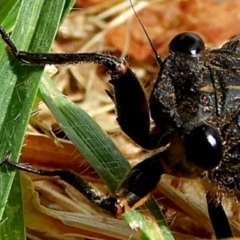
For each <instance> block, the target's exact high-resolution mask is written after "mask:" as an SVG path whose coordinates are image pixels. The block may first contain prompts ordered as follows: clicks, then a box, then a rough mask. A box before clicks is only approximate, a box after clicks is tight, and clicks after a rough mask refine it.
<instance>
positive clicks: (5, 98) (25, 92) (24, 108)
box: [0, 0, 73, 239]
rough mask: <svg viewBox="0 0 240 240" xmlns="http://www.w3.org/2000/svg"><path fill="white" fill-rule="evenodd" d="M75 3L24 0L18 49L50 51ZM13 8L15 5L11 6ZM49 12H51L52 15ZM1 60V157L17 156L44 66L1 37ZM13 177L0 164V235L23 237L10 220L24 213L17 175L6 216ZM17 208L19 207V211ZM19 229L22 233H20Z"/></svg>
mask: <svg viewBox="0 0 240 240" xmlns="http://www.w3.org/2000/svg"><path fill="white" fill-rule="evenodd" d="M72 5H73V1H69V0H66V1H48V0H39V1H35V0H22V1H21V5H20V8H19V14H18V17H17V19H16V25H15V28H14V31H13V32H12V34H11V38H12V39H13V41H14V43H16V46H17V47H18V49H19V50H30V51H32V52H39V51H41V52H47V51H49V49H50V46H51V43H52V41H53V39H54V36H55V34H56V31H57V29H58V26H59V23H60V21H61V20H62V17H63V15H64V16H65V15H66V13H67V10H69V9H70V7H71V6H72ZM8 8H9V6H8ZM13 8H14V6H13V7H12V8H11V9H13ZM64 8H65V9H64ZM49 16H51V19H50V18H49ZM4 21H5V20H4ZM46 21H48V22H46ZM0 62H1V65H0V76H1V88H0V106H1V115H0V140H1V149H0V158H1V159H3V157H4V156H5V154H6V152H8V151H10V152H11V153H12V156H13V159H15V160H17V159H18V156H19V153H20V151H21V146H22V143H23V140H24V135H25V130H26V127H27V124H28V120H29V117H30V115H31V108H32V106H33V103H34V99H35V96H36V93H37V90H38V84H39V81H40V78H41V75H42V71H43V67H33V66H24V65H22V64H20V63H19V62H18V61H17V60H15V59H13V57H12V56H11V54H10V53H9V52H7V51H6V46H5V43H4V42H3V41H1V39H0ZM13 177H14V174H13V173H9V172H8V171H7V170H6V169H5V168H0V188H1V196H0V197H1V198H0V201H1V205H0V206H1V208H0V223H1V224H0V239H24V238H23V237H22V236H23V235H24V233H23V231H24V228H23V226H24V225H23V221H22V222H20V223H21V227H20V228H21V229H20V228H19V226H18V224H12V221H11V219H14V220H16V219H17V216H22V215H23V214H22V210H21V200H19V198H21V192H20V182H19V178H17V179H16V184H17V185H15V189H19V192H18V193H17V194H16V193H15V192H14V195H15V196H13V194H11V197H13V199H12V200H11V201H12V202H15V205H14V206H12V208H11V207H7V208H6V210H8V211H9V212H7V211H5V215H4V216H3V212H4V210H5V207H6V203H7V202H11V201H10V200H8V197H9V194H10V190H11V185H12V182H13ZM14 197H15V199H14ZM18 203H19V204H18ZM13 207H14V208H15V209H13ZM16 209H18V210H19V211H16ZM13 213H14V214H13ZM10 227H11V229H12V230H11V232H9V233H8V234H7V235H6V234H5V233H6V231H5V230H6V229H10ZM20 231H21V232H22V233H23V234H22V233H21V234H19V232H20Z"/></svg>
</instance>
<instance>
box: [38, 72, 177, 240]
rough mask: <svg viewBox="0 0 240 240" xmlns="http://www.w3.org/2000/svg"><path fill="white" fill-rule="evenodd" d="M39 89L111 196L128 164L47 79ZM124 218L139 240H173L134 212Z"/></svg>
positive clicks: (103, 134)
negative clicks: (137, 233) (135, 229)
mask: <svg viewBox="0 0 240 240" xmlns="http://www.w3.org/2000/svg"><path fill="white" fill-rule="evenodd" d="M39 89H40V93H41V95H42V99H43V100H44V102H45V103H46V104H47V106H48V107H49V109H50V110H51V112H52V113H53V115H54V117H55V118H56V119H57V121H58V123H59V124H60V126H61V128H62V129H63V130H64V132H65V133H66V134H67V136H68V137H69V138H70V140H71V141H72V142H73V143H74V145H75V146H76V147H77V148H78V149H79V151H80V152H81V154H82V155H83V156H84V157H85V159H86V160H87V161H88V162H89V163H90V164H91V166H92V167H93V168H94V169H95V170H96V171H97V173H98V174H99V175H100V176H101V178H102V179H103V180H104V181H105V183H106V184H107V185H108V187H109V189H110V190H111V192H113V193H114V192H115V191H116V189H117V187H118V186H119V184H120V182H121V180H122V179H123V178H124V176H125V175H126V173H128V171H129V170H130V165H129V163H128V161H127V160H126V159H125V158H124V157H123V156H122V154H121V153H120V152H119V150H118V149H117V147H116V146H115V145H114V144H113V142H112V140H111V139H110V138H109V137H108V136H106V134H105V133H104V132H103V130H102V129H101V128H100V127H99V126H98V125H97V124H96V123H95V122H94V121H93V120H92V119H91V118H90V117H89V116H88V115H87V113H85V112H84V111H83V110H81V109H80V108H79V107H78V106H77V105H75V104H74V103H72V102H70V101H68V100H67V99H66V98H65V97H64V96H63V95H62V94H61V93H60V92H59V91H58V90H57V89H56V87H55V86H54V84H53V83H52V81H51V80H50V79H49V78H48V77H47V76H45V75H44V79H43V80H42V81H41V83H40V86H39ZM155 211H156V210H155ZM124 217H125V219H126V220H127V221H128V223H129V224H130V226H132V227H133V228H134V227H136V226H138V228H139V229H138V231H139V233H140V234H139V235H140V237H141V239H148V240H153V239H166V240H167V239H169V240H172V239H173V237H171V233H170V232H169V231H167V228H166V225H164V231H163V230H160V229H159V226H158V225H157V224H152V223H151V222H149V221H147V220H146V219H145V217H144V216H143V215H142V214H141V213H140V212H138V211H136V210H134V211H130V212H128V213H127V214H125V216H124ZM157 220H158V221H159V222H164V219H163V217H162V216H159V215H158V216H157ZM166 233H167V234H166ZM165 234H166V235H165ZM160 235H161V236H163V237H160ZM156 236H157V238H156ZM165 236H166V238H165Z"/></svg>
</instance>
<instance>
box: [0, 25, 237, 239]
mask: <svg viewBox="0 0 240 240" xmlns="http://www.w3.org/2000/svg"><path fill="white" fill-rule="evenodd" d="M0 33H1V35H2V38H3V40H4V41H5V42H6V44H7V45H8V47H9V49H10V51H11V52H12V54H13V55H14V56H15V57H16V58H17V59H18V60H20V61H22V62H23V63H25V64H37V65H45V64H48V63H49V64H66V63H84V62H93V63H95V64H101V65H104V66H106V67H107V68H108V69H109V73H110V76H111V80H110V83H111V84H112V85H113V87H114V94H111V93H109V92H108V95H109V96H110V97H111V98H112V99H113V100H114V101H115V102H116V109H117V116H118V117H117V121H118V123H119V125H120V126H121V128H122V130H123V131H124V132H125V133H126V134H127V135H128V136H129V137H130V138H131V139H132V140H133V141H135V142H136V143H137V144H139V145H140V146H142V147H143V148H145V149H155V148H160V147H161V146H165V145H167V144H169V147H168V148H167V150H166V151H164V152H160V153H157V154H156V155H154V156H152V157H149V158H147V159H145V160H144V161H142V162H141V163H139V164H137V165H136V166H135V167H133V168H132V170H131V172H130V173H129V175H128V176H127V177H126V179H125V181H123V183H122V185H121V186H120V188H119V190H118V192H116V194H115V195H114V196H111V197H108V198H105V197H102V196H99V195H96V194H95V190H94V189H93V188H92V187H91V186H90V185H89V184H88V183H86V182H85V181H84V180H83V179H82V178H81V177H79V176H77V175H76V174H75V173H73V172H70V171H66V170H53V171H47V170H38V169H33V168H30V167H27V166H24V165H21V164H16V163H14V162H12V161H11V160H10V159H9V157H6V159H5V161H4V163H6V164H8V165H11V166H13V167H16V168H18V169H22V170H24V171H29V172H32V173H36V174H40V175H47V176H59V177H60V178H61V179H63V180H64V181H66V182H68V183H70V184H71V185H73V186H74V187H75V188H76V189H78V190H79V191H80V192H82V193H83V195H85V196H86V197H87V198H88V199H89V200H91V201H93V202H94V203H95V204H97V205H98V206H99V207H101V208H104V209H106V210H108V211H110V212H112V214H114V215H115V216H121V215H122V214H124V213H125V212H126V211H128V210H129V209H131V208H135V207H137V206H139V204H142V199H143V198H146V197H147V196H148V195H149V193H150V192H151V191H152V190H153V189H154V188H155V186H156V185H157V183H158V182H159V180H160V178H161V175H162V174H164V173H168V174H172V175H174V176H180V177H189V178H194V177H198V176H200V177H203V178H206V179H209V180H210V181H211V182H212V185H213V186H214V187H211V188H209V189H208V193H207V202H208V209H209V215H210V218H211V220H212V224H213V227H214V229H215V233H216V236H217V238H224V237H231V236H232V232H231V229H230V226H229V223H228V220H227V217H226V215H225V213H224V211H223V208H222V205H221V198H220V197H219V196H218V195H217V194H216V191H215V188H218V187H221V188H223V189H224V190H225V191H227V192H231V191H233V192H238V189H239V183H238V179H239V167H238V165H239V164H238V159H239V146H238V142H239V138H240V135H239V113H238V109H239V98H238V89H239V85H238V82H237V80H236V79H237V76H238V51H239V50H238V49H239V39H238V38H235V39H233V40H231V41H229V42H228V43H226V44H225V45H223V47H222V48H220V49H215V50H205V47H204V42H203V40H202V39H201V38H200V37H199V36H198V35H196V34H194V33H181V34H179V35H177V36H176V37H175V38H173V39H172V41H171V42H170V44H169V49H170V53H169V55H168V56H167V57H166V58H165V59H164V60H163V59H161V58H159V57H157V60H158V63H159V65H160V69H161V70H160V72H159V76H158V79H157V80H156V83H155V86H154V88H153V90H152V93H151V96H150V100H149V104H148V100H147V98H146V96H145V94H144V91H143V89H142V87H141V85H140V84H139V82H138V80H137V78H136V76H135V74H134V73H133V72H132V70H131V69H130V67H129V66H128V64H127V63H126V61H120V60H119V59H117V58H115V57H114V56H110V55H103V54H97V53H86V54H83V53H81V54H45V53H43V54H34V53H29V52H22V51H18V49H17V48H16V47H15V45H14V43H13V42H12V41H11V39H10V38H9V36H8V35H7V33H6V32H5V30H4V29H3V28H2V27H0ZM230 70H231V71H230ZM148 105H149V107H148ZM149 112H150V113H151V117H152V119H153V120H154V122H155V125H156V126H155V128H153V129H150V115H149ZM149 176H151V177H149ZM219 218H220V219H221V222H220V223H221V224H222V225H220V224H219Z"/></svg>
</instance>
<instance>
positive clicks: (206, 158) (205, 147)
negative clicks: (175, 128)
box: [185, 125, 222, 170]
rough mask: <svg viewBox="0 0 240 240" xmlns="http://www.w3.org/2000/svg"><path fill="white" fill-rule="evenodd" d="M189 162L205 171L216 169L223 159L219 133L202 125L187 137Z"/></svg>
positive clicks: (186, 145) (186, 144)
mask: <svg viewBox="0 0 240 240" xmlns="http://www.w3.org/2000/svg"><path fill="white" fill-rule="evenodd" d="M185 149H186V156H187V160H188V161H191V162H192V163H194V164H195V165H196V166H198V167H201V168H203V169H205V170H208V169H212V168H214V167H216V166H217V165H218V164H219V163H220V161H221V158H222V142H221V138H220V136H219V134H218V133H217V131H216V130H215V129H214V128H212V127H210V126H208V125H202V126H200V127H196V128H194V129H193V130H192V131H191V132H190V133H189V134H188V135H186V137H185Z"/></svg>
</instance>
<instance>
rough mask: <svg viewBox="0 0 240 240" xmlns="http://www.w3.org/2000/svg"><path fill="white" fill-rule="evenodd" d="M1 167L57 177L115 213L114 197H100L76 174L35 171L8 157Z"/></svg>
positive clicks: (64, 171)
mask: <svg viewBox="0 0 240 240" xmlns="http://www.w3.org/2000/svg"><path fill="white" fill-rule="evenodd" d="M1 165H7V166H10V167H13V168H15V169H18V170H22V171H25V172H29V173H33V174H37V175H42V176H49V177H54V176H56V177H59V178H60V179H61V180H63V181H64V182H66V183H68V184H70V185H71V186H73V187H74V188H75V189H76V190H78V191H79V192H80V193H82V194H83V195H84V196H85V197H86V198H87V199H88V200H89V201H91V202H92V203H93V204H95V205H97V206H99V207H101V208H102V209H105V210H107V211H109V212H111V213H112V214H115V212H116V211H117V210H116V208H117V199H116V198H115V197H104V196H102V195H101V194H100V193H99V192H98V191H97V190H96V189H95V188H94V187H93V186H92V185H91V184H89V183H88V182H86V181H85V180H84V179H83V178H81V177H80V176H79V175H78V174H76V173H74V172H73V171H69V170H60V169H57V170H43V169H35V168H32V167H29V166H27V165H24V164H20V163H16V162H13V161H11V160H10V157H9V155H7V156H6V157H5V159H4V160H3V162H2V163H1Z"/></svg>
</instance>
